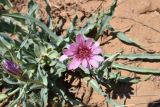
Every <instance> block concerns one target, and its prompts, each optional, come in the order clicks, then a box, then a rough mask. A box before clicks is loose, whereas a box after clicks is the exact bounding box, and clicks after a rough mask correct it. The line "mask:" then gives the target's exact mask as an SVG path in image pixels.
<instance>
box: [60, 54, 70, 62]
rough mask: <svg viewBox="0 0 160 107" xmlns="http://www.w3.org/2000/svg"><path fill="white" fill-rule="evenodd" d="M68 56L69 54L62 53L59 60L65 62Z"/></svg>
mask: <svg viewBox="0 0 160 107" xmlns="http://www.w3.org/2000/svg"><path fill="white" fill-rule="evenodd" d="M67 58H68V56H67V55H62V56H61V57H60V58H59V61H61V62H63V61H64V60H66V59H67Z"/></svg>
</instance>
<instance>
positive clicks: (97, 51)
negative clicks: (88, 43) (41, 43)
mask: <svg viewBox="0 0 160 107" xmlns="http://www.w3.org/2000/svg"><path fill="white" fill-rule="evenodd" d="M100 53H102V50H101V48H99V47H97V48H95V49H94V50H92V54H100Z"/></svg>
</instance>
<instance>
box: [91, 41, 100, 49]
mask: <svg viewBox="0 0 160 107" xmlns="http://www.w3.org/2000/svg"><path fill="white" fill-rule="evenodd" d="M98 47H99V42H95V43H94V44H93V46H92V50H94V49H96V48H98Z"/></svg>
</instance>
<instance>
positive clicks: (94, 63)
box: [89, 59, 99, 68]
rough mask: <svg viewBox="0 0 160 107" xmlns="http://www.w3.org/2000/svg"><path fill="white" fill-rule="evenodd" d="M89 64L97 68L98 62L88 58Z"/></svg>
mask: <svg viewBox="0 0 160 107" xmlns="http://www.w3.org/2000/svg"><path fill="white" fill-rule="evenodd" d="M89 64H90V65H92V66H93V68H98V66H99V64H98V62H97V61H96V60H94V59H90V60H89Z"/></svg>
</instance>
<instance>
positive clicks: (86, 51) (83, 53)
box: [78, 47, 91, 59]
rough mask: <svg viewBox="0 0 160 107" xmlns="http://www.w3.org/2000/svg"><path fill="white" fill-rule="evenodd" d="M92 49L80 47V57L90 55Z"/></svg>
mask: <svg viewBox="0 0 160 107" xmlns="http://www.w3.org/2000/svg"><path fill="white" fill-rule="evenodd" d="M90 54H91V50H90V49H89V48H88V47H80V48H79V50H78V57H79V58H81V59H83V58H87V57H89V56H90Z"/></svg>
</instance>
